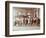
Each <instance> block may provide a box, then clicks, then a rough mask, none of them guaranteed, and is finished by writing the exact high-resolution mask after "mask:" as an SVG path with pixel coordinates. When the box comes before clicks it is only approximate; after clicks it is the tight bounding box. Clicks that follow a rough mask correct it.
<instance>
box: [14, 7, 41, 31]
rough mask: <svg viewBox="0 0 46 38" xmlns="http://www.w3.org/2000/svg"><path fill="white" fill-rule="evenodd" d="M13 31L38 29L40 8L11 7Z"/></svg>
mask: <svg viewBox="0 0 46 38" xmlns="http://www.w3.org/2000/svg"><path fill="white" fill-rule="evenodd" d="M13 23H14V24H13V31H24V30H38V29H40V8H19V7H13Z"/></svg>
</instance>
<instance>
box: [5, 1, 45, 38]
mask: <svg viewBox="0 0 46 38" xmlns="http://www.w3.org/2000/svg"><path fill="white" fill-rule="evenodd" d="M10 3H20V4H35V5H43V25H44V27H43V33H36V34H21V35H9V4H10ZM44 34H45V3H35V2H17V1H5V36H6V37H13V36H29V35H44Z"/></svg>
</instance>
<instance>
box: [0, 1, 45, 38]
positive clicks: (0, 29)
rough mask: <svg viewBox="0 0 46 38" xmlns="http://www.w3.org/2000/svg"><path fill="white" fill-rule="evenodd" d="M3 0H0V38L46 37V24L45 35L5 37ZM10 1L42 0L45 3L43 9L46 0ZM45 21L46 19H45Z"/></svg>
mask: <svg viewBox="0 0 46 38" xmlns="http://www.w3.org/2000/svg"><path fill="white" fill-rule="evenodd" d="M5 1H6V0H0V38H46V26H45V35H36V36H35V35H34V36H21V37H5V35H4V34H5ZM12 1H26V2H27V1H28V2H40V3H41V2H42V3H45V10H46V2H45V1H46V0H12ZM45 12H46V11H45ZM45 16H46V13H45ZM45 19H46V18H45ZM45 23H46V20H45ZM45 25H46V24H45Z"/></svg>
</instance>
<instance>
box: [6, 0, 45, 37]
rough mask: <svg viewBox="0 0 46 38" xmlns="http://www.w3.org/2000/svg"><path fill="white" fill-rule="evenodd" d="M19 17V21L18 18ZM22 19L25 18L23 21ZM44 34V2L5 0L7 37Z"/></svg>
mask: <svg viewBox="0 0 46 38" xmlns="http://www.w3.org/2000/svg"><path fill="white" fill-rule="evenodd" d="M32 10H33V11H32ZM18 18H19V21H18V20H17V19H18ZM20 19H21V20H20ZM22 19H25V20H24V21H23V20H22ZM34 19H35V20H36V21H35V20H34ZM20 21H21V22H20ZM37 25H38V26H37ZM44 34H45V4H44V3H35V2H17V1H5V36H6V37H13V36H28V35H44Z"/></svg>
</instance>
